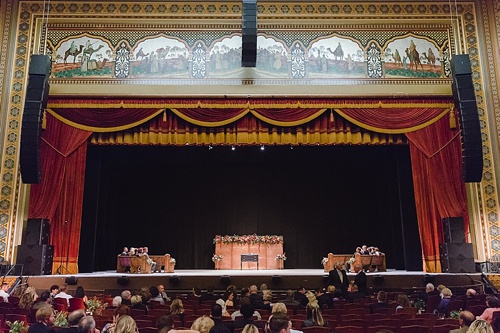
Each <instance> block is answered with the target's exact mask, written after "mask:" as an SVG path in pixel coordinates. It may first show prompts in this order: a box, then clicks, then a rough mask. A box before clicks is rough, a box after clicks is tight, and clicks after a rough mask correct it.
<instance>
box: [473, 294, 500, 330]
mask: <svg viewBox="0 0 500 333" xmlns="http://www.w3.org/2000/svg"><path fill="white" fill-rule="evenodd" d="M486 306H488V307H487V308H486V309H485V310H484V312H483V313H482V314H481V315H480V316H479V318H478V319H482V320H486V321H487V322H488V323H489V324H491V323H492V322H493V312H496V311H500V301H499V300H498V298H497V297H496V296H492V295H489V296H486Z"/></svg>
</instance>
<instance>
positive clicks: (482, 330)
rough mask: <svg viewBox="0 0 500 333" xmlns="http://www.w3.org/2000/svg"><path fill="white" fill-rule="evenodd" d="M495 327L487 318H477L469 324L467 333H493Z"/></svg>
mask: <svg viewBox="0 0 500 333" xmlns="http://www.w3.org/2000/svg"><path fill="white" fill-rule="evenodd" d="M493 332H494V331H493V327H491V325H490V323H488V322H487V321H486V320H482V319H476V320H474V322H473V323H472V324H471V325H470V326H469V329H468V330H467V333H493Z"/></svg>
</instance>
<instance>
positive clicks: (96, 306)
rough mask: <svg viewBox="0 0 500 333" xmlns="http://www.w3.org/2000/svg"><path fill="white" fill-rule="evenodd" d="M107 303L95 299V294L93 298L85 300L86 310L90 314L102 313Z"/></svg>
mask: <svg viewBox="0 0 500 333" xmlns="http://www.w3.org/2000/svg"><path fill="white" fill-rule="evenodd" d="M106 305H107V303H104V304H103V303H102V302H101V301H100V300H98V299H97V297H96V296H94V298H90V299H89V300H88V301H87V312H88V313H90V314H91V315H94V314H96V315H100V314H101V313H102V310H103V309H105V308H106Z"/></svg>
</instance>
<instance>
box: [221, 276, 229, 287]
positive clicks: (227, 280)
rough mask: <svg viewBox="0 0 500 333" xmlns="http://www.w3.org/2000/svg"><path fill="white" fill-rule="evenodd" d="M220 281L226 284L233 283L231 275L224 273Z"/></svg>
mask: <svg viewBox="0 0 500 333" xmlns="http://www.w3.org/2000/svg"><path fill="white" fill-rule="evenodd" d="M220 283H222V284H224V285H228V284H230V283H231V277H230V276H229V275H222V276H221V277H220Z"/></svg>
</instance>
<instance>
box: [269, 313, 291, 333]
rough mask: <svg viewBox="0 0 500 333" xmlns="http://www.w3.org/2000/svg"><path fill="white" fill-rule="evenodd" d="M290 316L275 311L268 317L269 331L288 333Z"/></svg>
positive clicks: (271, 332)
mask: <svg viewBox="0 0 500 333" xmlns="http://www.w3.org/2000/svg"><path fill="white" fill-rule="evenodd" d="M290 328H291V325H290V318H289V317H288V316H287V315H286V314H284V313H276V314H274V315H273V316H272V317H270V318H269V331H270V332H269V333H290Z"/></svg>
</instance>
